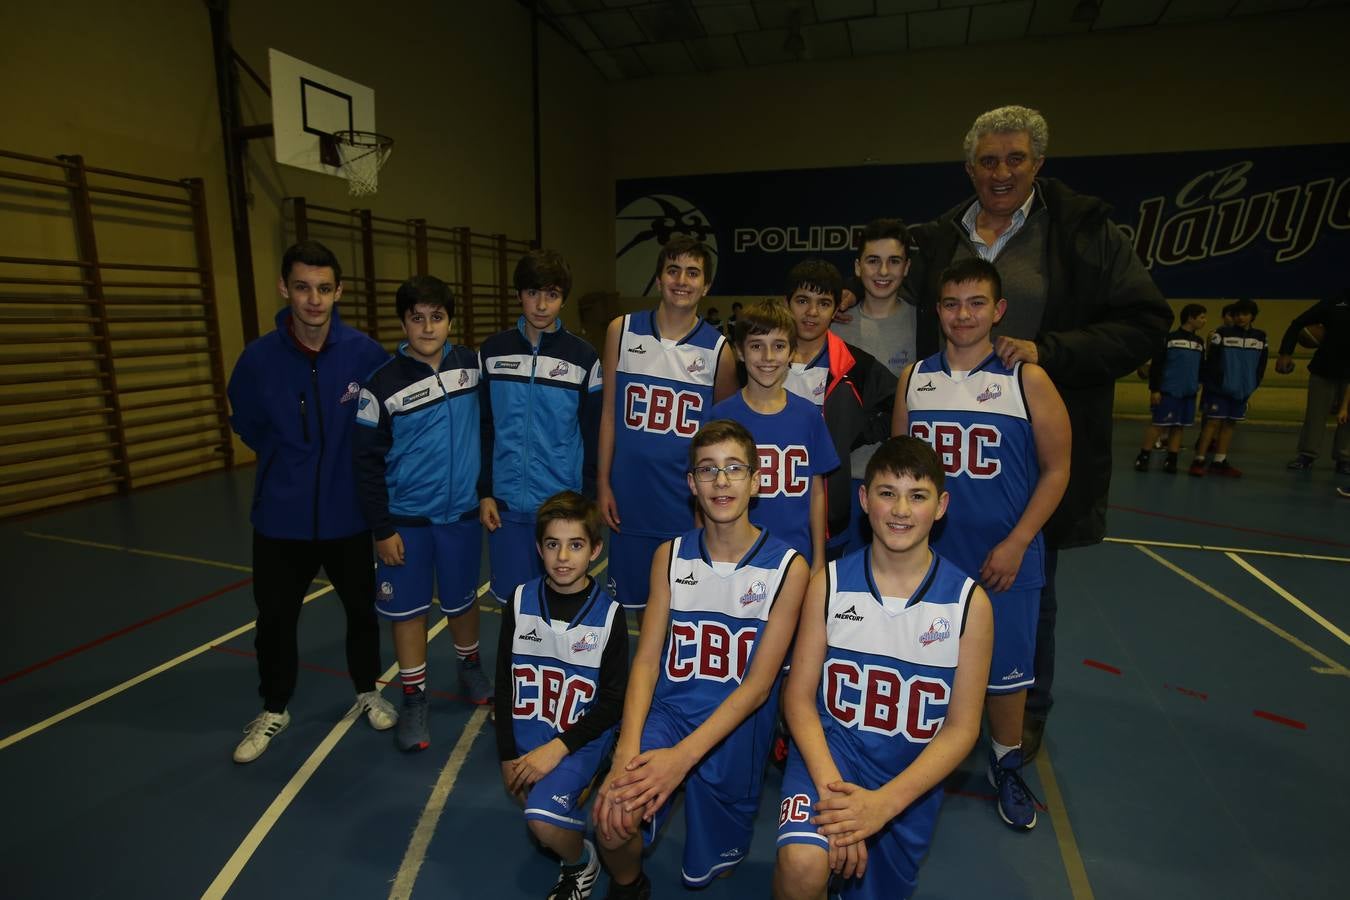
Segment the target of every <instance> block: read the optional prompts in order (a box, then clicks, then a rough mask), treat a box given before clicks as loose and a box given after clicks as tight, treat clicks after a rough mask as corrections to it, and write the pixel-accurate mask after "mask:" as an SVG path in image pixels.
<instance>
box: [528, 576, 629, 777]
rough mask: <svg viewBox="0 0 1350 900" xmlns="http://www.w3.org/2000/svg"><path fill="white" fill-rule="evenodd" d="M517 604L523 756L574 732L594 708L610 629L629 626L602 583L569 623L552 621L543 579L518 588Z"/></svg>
mask: <svg viewBox="0 0 1350 900" xmlns="http://www.w3.org/2000/svg"><path fill="white" fill-rule="evenodd" d="M513 602H514V604H515V616H516V635H515V637H514V638H513V639H512V641H511V716H512V720H513V721H512V731H513V732H514V734H515V738H516V746H517V747H518V748H519V749H520V752H521V753H522V754H523V753H528V752H529V751H530V750H533V749H534V748H535V747H538V746H540V745H542V744H545V743H547V742H548V741H551V740H553V738H555V737H557V736H558V735H560V734H562V733H563V732H565V731H567V730H568V729H570V728H571V727H572V726H573V725H575V724H576V723H577V722H578V721H579V720H580V719H581V717H582V716H583V715H584V714H585V713H586V711H587V710H588V709H590V708H591V706H593V705H594V704H595V701H596V698H597V696H598V694H599V685H600V659H601V657H602V656H603V655H604V652H605V645H606V644H608V642H609V632H610V629H611V628H627V627H628V624H627V620H626V619H625V618H624V616H623V614H622V613H621V612H620V611H619V605H618V604H617V603H616V602H614V598H613V597H611V596H610V595H609V594H608V593H607V592H606V591H605V590H604V589H602V588H601V587H600V585H599V583H598V582H597V583H596V584H594V585H593V586H592V587H591V595H590V597H589V598H587V600H586V602H585V603H584V604H583V605H582V607H581V609H580V610H579V611H578V612H577V614H576V616H575V617H574V618H573V620H572V621H571V622H560V621H557V620H556V619H553V618H552V617H550V616H549V612H548V603H547V600H546V599H545V593H544V579H543V578H535V579H534V580H532V581H528V582H526V583H525V584H522V585H521V586H520V587H518V588H516V595H515V598H514V601H513ZM611 731H612V729H611ZM608 738H609V734H608V733H606V735H605V736H604V739H605V740H608Z"/></svg>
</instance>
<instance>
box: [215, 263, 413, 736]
mask: <svg viewBox="0 0 1350 900" xmlns="http://www.w3.org/2000/svg"><path fill="white" fill-rule="evenodd" d="M278 289H279V290H280V291H281V296H282V297H283V298H285V299H286V301H287V304H288V305H287V306H286V308H285V309H282V310H281V311H280V312H278V313H277V317H276V322H277V327H276V330H275V331H273V332H271V333H270V334H265V335H263V336H262V337H260V338H258V339H257V340H255V341H253V342H252V343H251V344H249V345H248V346H247V347H245V348H244V352H243V353H242V354H241V355H240V357H239V362H238V363H237V364H236V365H235V367H234V372H233V373H231V375H230V386H229V398H230V425H231V427H233V428H234V430H235V433H237V434H238V435H239V437H240V438H241V439H242V440H243V441H244V443H245V444H247V445H248V446H249V447H250V448H252V449H253V451H254V452H255V453H257V455H258V468H257V474H256V476H255V480H254V487H253V510H252V513H251V514H250V517H249V518H250V521H252V523H253V601H254V603H255V604H256V605H257V607H258V620H257V631H256V636H255V637H254V644H253V645H254V647H255V648H256V650H257V654H258V682H259V684H258V693H259V694H260V695H261V696H262V699H263V711H262V712H261V713H260V714H259V715H258V717H257V718H255V719H254V720H253V721H252V722H250V723H249V724H248V727H247V728H245V730H244V739H243V741H241V742H240V744H239V746H238V747H236V748H235V751H234V761H235V762H239V763H246V762H252V761H253V760H255V759H257V758H258V757H259V756H260V755H261V754H262V752H263V751H264V750H266V749H267V745H268V744H269V743H270V742H271V740H272V738H273V737H275V736H276V735H277V734H278V733H279V732H280V731H281V730H282V729H284V728H285V727H286V726H287V725H288V724H290V721H291V717H290V713H288V712H287V711H286V704H287V703H288V702H289V701H290V698H291V695H292V694H293V693H294V692H295V681H296V673H297V671H298V668H299V663H298V656H297V650H296V631H297V628H298V626H299V623H300V607H301V604H302V603H303V602H304V597H305V591H306V590H307V589H308V587H309V585H310V582H312V581H313V580H314V576H315V575H317V574H318V572H319V568H320V567H321V566H322V567H323V569H324V571H325V572H327V573H328V578H329V580H330V581H332V583H333V587H334V588H335V589H336V591H337V595H338V597H339V598H340V599H341V600H342V608H343V610H344V611H345V612H346V615H347V670H348V671H349V672H350V673H351V677H352V682H353V684H354V685H355V687H356V692H357V697H356V705H355V707H353V711H358V712H365V714H366V717H367V719H368V720H369V721H370V724H371V725H372V726H373V727H375V728H376V729H379V730H383V729H386V728H392V727H393V725H394V722H395V721H396V720H397V718H398V715H397V713H395V712H394V708H393V707H392V706H390V705H389V702H388V701H387V700H385V699H384V698H383V697H381V696H380V694H379V692H378V691H376V690H375V679H376V678H377V677H378V676H379V673H380V631H379V624H378V621H377V620H376V618H375V610H374V609H373V608H372V607H371V603H370V598H371V595H372V594H373V593H374V590H375V583H374V579H373V570H372V567H371V559H370V531H369V527H368V526H367V525H366V522H365V520H364V519H363V518H362V516H361V508H360V506H359V505H358V503H357V499H356V482H355V480H354V479H353V478H352V454H351V423H352V419H353V417H354V415H355V412H356V399H357V396H358V394H359V392H360V384H359V381H360V379H361V378H362V377H363V376H364V375H365V373H366V372H369V371H370V370H371V369H373V368H374V367H375V366H377V365H379V364H380V363H381V362H382V361H383V360H384V359H385V358H386V356H387V354H386V353H385V352H384V348H382V347H381V346H380V345H379V344H377V343H376V342H375V341H373V340H371V339H370V338H368V337H366V336H365V335H364V334H362V333H361V332H359V331H357V330H356V329H354V328H349V327H347V326H346V325H344V324H342V320H341V319H340V318H338V312H337V302H338V300H339V298H341V297H342V267H341V266H340V265H339V264H338V261H337V257H335V256H334V255H333V252H332V251H331V250H329V249H328V248H327V247H325V246H324V245H323V244H320V243H318V242H317V241H302V242H300V243H298V244H296V245H294V246H293V247H291V248H290V249H288V250H287V251H286V253H285V254H284V255H283V256H282V260H281V279H280V282H279V283H278Z"/></svg>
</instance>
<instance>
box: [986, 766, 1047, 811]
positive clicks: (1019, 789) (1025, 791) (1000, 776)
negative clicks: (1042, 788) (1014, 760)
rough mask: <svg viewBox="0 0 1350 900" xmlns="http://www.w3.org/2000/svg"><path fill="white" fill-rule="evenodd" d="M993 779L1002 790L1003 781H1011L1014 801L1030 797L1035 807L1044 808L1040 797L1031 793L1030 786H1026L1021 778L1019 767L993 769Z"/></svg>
mask: <svg viewBox="0 0 1350 900" xmlns="http://www.w3.org/2000/svg"><path fill="white" fill-rule="evenodd" d="M994 780H995V781H996V782H998V785H997V787H998V789H999V790H1000V791H1001V790H1003V782H1004V781H1010V782H1011V783H1012V794H1013V800H1014V801H1017V802H1020V801H1023V800H1026V799H1028V798H1030V799H1031V803H1032V805H1033V806H1035V807H1036V808H1037V809H1043V808H1044V806H1043V805H1042V803H1041V800H1040V798H1039V797H1037V796H1036V795H1035V794H1034V793H1032V791H1031V788H1030V787H1028V786H1027V783H1026V781H1024V780H1023V778H1022V770H1021V769H1004V768H1002V767H998V768H996V769H995V774H994Z"/></svg>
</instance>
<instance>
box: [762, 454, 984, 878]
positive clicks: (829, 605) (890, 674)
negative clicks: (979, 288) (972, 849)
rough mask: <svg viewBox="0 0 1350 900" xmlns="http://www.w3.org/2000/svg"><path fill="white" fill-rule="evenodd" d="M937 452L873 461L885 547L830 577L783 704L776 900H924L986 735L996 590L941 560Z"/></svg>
mask: <svg viewBox="0 0 1350 900" xmlns="http://www.w3.org/2000/svg"><path fill="white" fill-rule="evenodd" d="M942 487H943V472H942V466H941V465H940V464H939V463H938V461H937V458H936V455H935V454H934V453H933V451H932V449H931V448H930V447H929V446H928V445H927V444H926V443H925V442H923V441H920V440H917V439H915V438H912V437H903V436H902V437H895V438H891V439H890V440H888V441H885V442H884V443H882V444H881V446H880V447H878V448H877V450H876V452H875V453H874V454H873V455H872V458H871V460H869V461H868V464H867V470H866V473H865V478H864V485H863V496H862V503H863V507H864V509H865V511H866V514H867V517H868V522H869V523H870V524H871V526H872V542H871V544H870V545H869V546H868V547H866V548H864V549H862V550H858V551H855V552H853V553H850V554H848V555H846V556H844V557H843V558H842V559H839V560H836V561H834V562H832V563H830V564H829V566H828V567H827V568H826V570H825V571H824V572H818V573H816V575H815V577H814V578H812V579H811V586H810V587H809V588H808V589H807V593H806V601H805V602H804V603H803V604H802V613H801V622H800V624H799V626H798V630H797V641H796V644H795V647H794V650H793V656H792V673H791V674H790V675H789V676H788V680H787V684H786V685H785V686H784V688H783V714H784V716H785V717H786V718H787V721H788V725H789V727H790V728H791V729H792V738H793V744H792V749H791V751H790V752H789V755H788V762H787V768H786V769H785V770H784V772H783V800H782V802H781V803H780V805H779V814H778V823H779V824H778V863H777V866H776V867H775V869H774V883H773V884H774V890H773V893H774V896H775V897H776V898H779V900H823V898H824V897H825V896H826V889H827V886H828V885H829V881H830V877H831V875H832V874H834V875H836V876H838V877H839V881H838V882H836V886H835V892H837V893H840V894H842V896H844V897H847V898H867V900H891V898H894V897H908V896H909V895H910V893H911V892H912V891H913V890H914V885H915V881H916V878H917V875H918V869H919V864H920V862H921V861H922V859H923V857H924V854H925V853H927V851H928V846H929V844H930V842H931V841H932V838H933V829H934V827H935V826H936V824H937V813H938V809H939V807H940V806H941V804H942V781H943V779H944V778H946V777H947V775H949V774H950V773H951V772H952V770H953V769H955V768H956V767H957V765H959V764H960V762H961V760H962V759H964V758H965V756H966V754H967V753H969V752H970V748H971V747H972V746H974V744H975V739H976V738H977V737H978V736H979V732H980V705H981V701H982V699H983V696H984V686H985V682H986V681H988V676H989V656H990V650H991V646H992V643H993V620H992V613H991V612H990V608H989V599H988V597H987V596H986V594H985V592H984V590H983V589H981V588H980V586H979V585H977V584H975V583H974V582H973V581H972V580H971V579H970V578H969V577H968V576H967V575H966V574H965V573H964V572H962V571H961V570H960V569H958V568H957V567H956V566H954V565H952V564H951V563H950V562H948V561H947V560H946V559H945V558H943V557H942V556H940V555H938V554H936V553H934V552H933V551H931V550H930V549H929V546H928V534H929V531H930V529H931V528H932V527H933V523H934V522H935V521H937V520H938V519H940V518H941V517H942V515H943V513H944V511H945V510H946V509H947V506H948V503H947V499H948V498H947V494H946V493H944V492H943V490H942Z"/></svg>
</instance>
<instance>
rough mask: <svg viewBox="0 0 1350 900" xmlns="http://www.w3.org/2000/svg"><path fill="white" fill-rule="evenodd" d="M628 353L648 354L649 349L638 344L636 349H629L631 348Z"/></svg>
mask: <svg viewBox="0 0 1350 900" xmlns="http://www.w3.org/2000/svg"><path fill="white" fill-rule="evenodd" d="M628 352H629V353H646V352H647V348H646V347H645V346H643V345H642V344H638V345H637V346H636V347H629V348H628Z"/></svg>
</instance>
